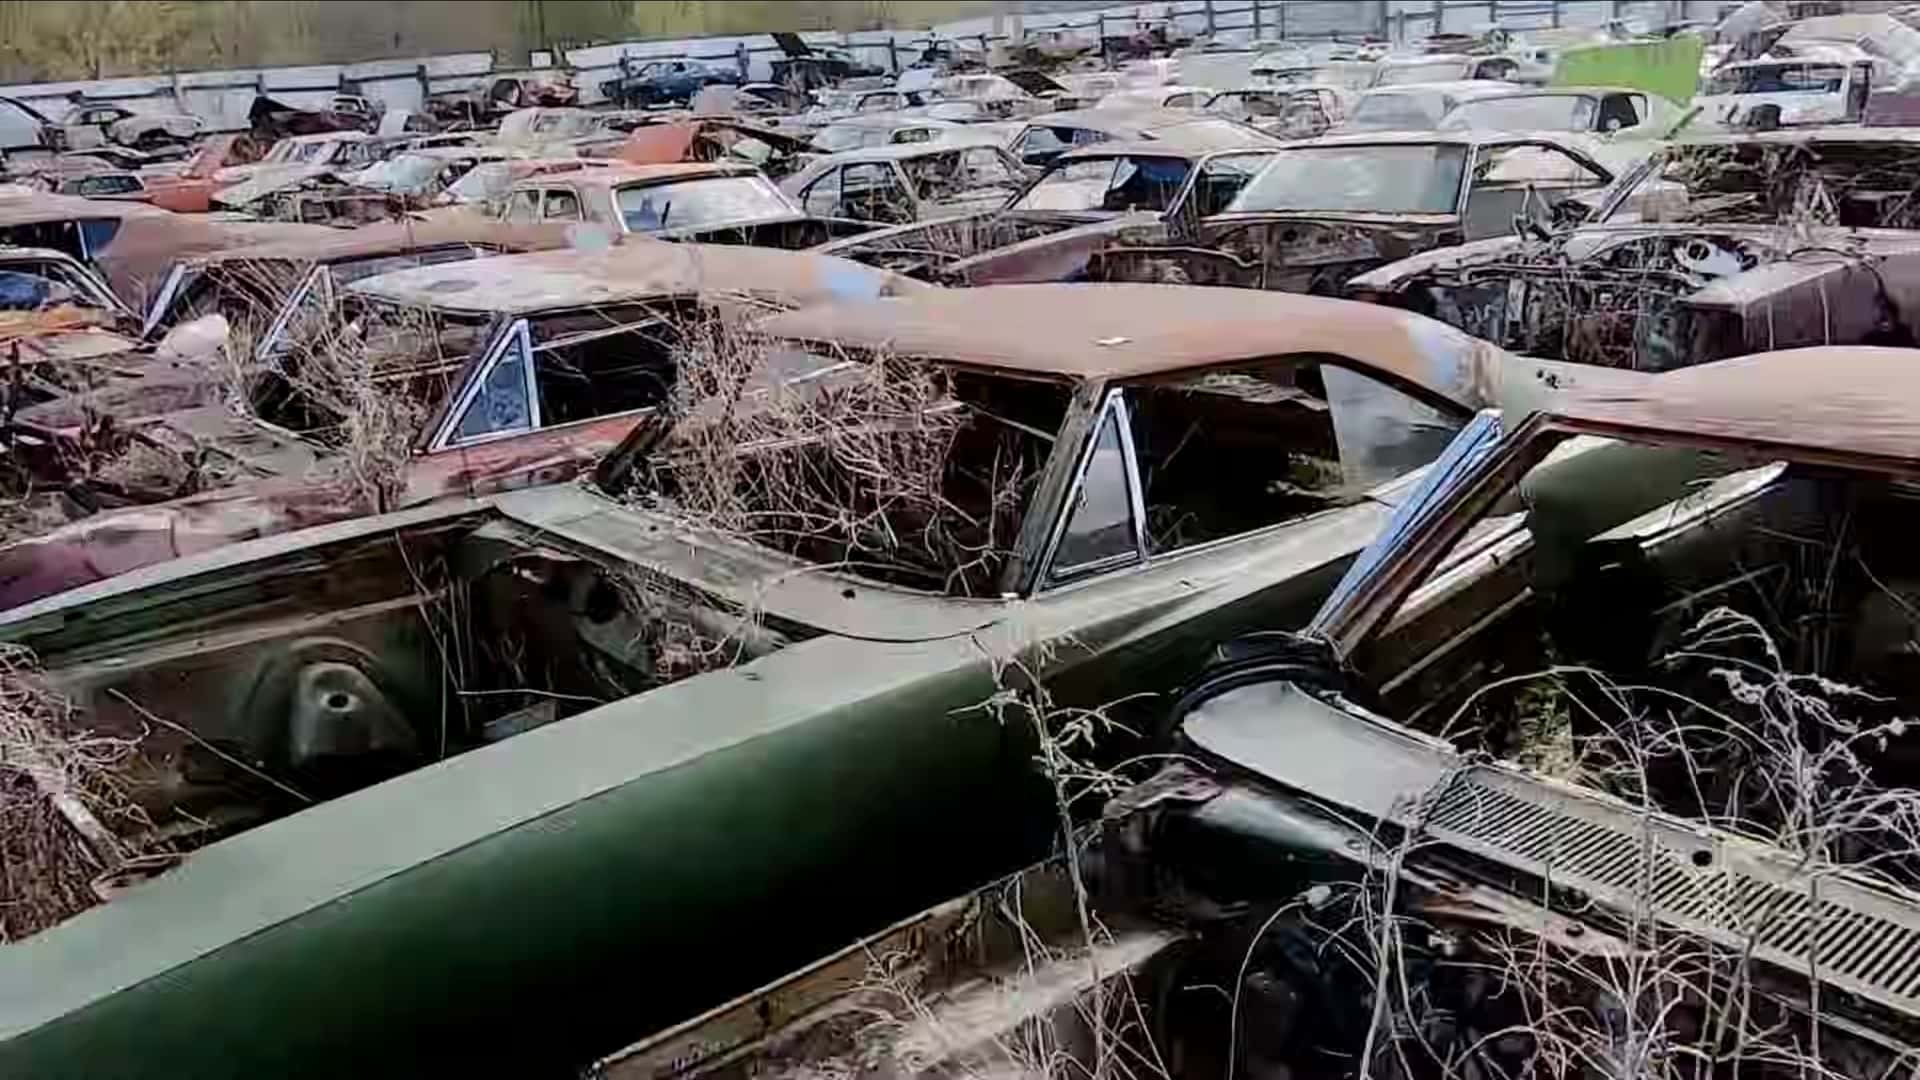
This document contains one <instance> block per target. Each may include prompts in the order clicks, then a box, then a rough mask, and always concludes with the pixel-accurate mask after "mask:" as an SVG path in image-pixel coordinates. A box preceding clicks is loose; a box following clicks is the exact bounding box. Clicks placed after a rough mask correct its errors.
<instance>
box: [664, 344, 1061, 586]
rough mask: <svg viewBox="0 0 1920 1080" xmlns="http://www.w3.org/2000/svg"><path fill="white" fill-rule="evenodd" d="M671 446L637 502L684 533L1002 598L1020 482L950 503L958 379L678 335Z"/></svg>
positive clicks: (1001, 467)
mask: <svg viewBox="0 0 1920 1080" xmlns="http://www.w3.org/2000/svg"><path fill="white" fill-rule="evenodd" d="M675 360H676V363H677V367H678V382H677V384H676V386H675V388H674V391H673V396H672V402H671V405H670V409H669V412H670V414H671V415H672V416H673V417H674V426H673V430H672V433H671V435H670V436H669V437H668V439H667V440H666V443H665V445H664V446H663V447H662V448H661V449H660V451H659V452H657V453H655V454H653V455H652V456H651V457H650V459H649V460H648V463H647V465H646V467H645V468H646V472H645V475H644V476H642V477H640V478H639V483H638V486H637V489H636V492H635V493H634V494H636V495H637V496H638V497H639V498H641V499H642V500H643V501H646V502H647V503H649V504H650V505H652V506H654V507H657V508H659V509H662V510H664V511H666V512H669V513H671V514H673V515H675V516H677V517H679V518H681V519H683V520H686V521H688V522H689V523H690V524H691V525H693V526H695V527H698V528H701V529H704V530H708V531H713V532H718V533H722V534H727V535H732V536H737V537H740V538H743V539H747V540H751V541H755V542H758V543H762V544H765V545H767V546H769V547H772V548H775V549H777V550H780V551H784V552H786V553H788V554H791V555H794V556H796V557H798V558H801V559H803V560H804V561H806V562H808V563H810V564H813V565H819V566H827V567H835V568H844V569H851V570H855V571H859V572H862V573H866V574H870V575H873V576H878V577H881V578H884V579H887V580H893V581H898V582H900V583H902V584H907V585H912V586H917V587H922V588H938V589H944V590H947V591H951V592H960V593H966V594H971V595H979V594H982V593H992V592H994V591H995V590H996V588H997V576H998V569H999V566H1000V561H1001V558H1002V556H1003V555H1004V554H1005V551H1006V549H1007V548H1008V547H1010V545H1011V544H1012V542H1013V530H1014V528H1015V527H1016V526H1017V511H1018V505H1017V503H1018V493H1019V488H1020V485H1021V483H1022V482H1023V480H1024V476H1023V470H1022V469H1021V468H1020V467H1019V466H1018V465H1017V464H1012V463H1011V462H1013V461H1015V460H1017V459H1015V458H1012V457H1011V456H1009V457H1006V458H999V457H996V458H995V459H994V460H993V461H992V462H991V464H990V465H989V466H988V467H987V475H985V476H983V477H972V478H969V480H970V484H969V487H970V489H984V490H985V491H987V492H988V493H989V494H987V495H986V497H985V498H982V499H980V500H978V502H977V503H974V502H973V501H972V500H970V505H964V506H963V505H961V503H960V502H959V501H957V500H956V499H955V498H953V497H952V496H951V494H950V493H951V491H952V490H953V486H954V477H955V461H954V449H955V446H956V442H957V441H958V440H959V439H960V437H961V435H962V433H963V432H964V431H965V430H966V428H967V426H968V424H969V421H970V414H969V411H968V409H967V407H966V406H964V405H962V404H961V403H960V402H959V401H957V400H956V399H955V397H954V394H953V386H952V381H951V379H950V377H949V376H948V375H947V374H946V373H945V372H944V371H943V370H941V369H939V368H936V367H934V366H931V365H927V364H918V363H910V362H903V361H898V360H895V359H894V358H891V357H885V356H877V357H863V358H860V359H858V360H855V359H853V358H850V357H845V356H820V355H800V354H797V353H794V352H792V351H791V350H790V348H787V349H783V347H782V346H781V345H779V344H778V343H776V342H773V341H770V340H768V339H765V338H763V337H761V336H759V335H757V334H755V333H754V332H752V331H751V330H749V329H745V328H743V327H742V326H741V325H739V324H738V323H736V322H734V321H732V320H728V319H714V320H709V321H708V322H706V323H704V324H703V325H702V326H699V327H694V328H689V329H688V330H687V331H685V332H683V333H682V334H681V335H680V343H679V345H678V347H677V348H676V349H675Z"/></svg>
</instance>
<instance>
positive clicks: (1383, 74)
mask: <svg viewBox="0 0 1920 1080" xmlns="http://www.w3.org/2000/svg"><path fill="white" fill-rule="evenodd" d="M1463 74H1464V72H1462V71H1461V64H1460V61H1458V60H1440V61H1434V62H1431V63H1425V64H1401V65H1396V66H1394V67H1383V68H1381V69H1380V79H1379V81H1378V82H1377V83H1375V85H1376V86H1411V85H1413V84H1415V83H1431V82H1452V81H1453V80H1455V79H1458V78H1460V77H1461V76H1462V75H1463Z"/></svg>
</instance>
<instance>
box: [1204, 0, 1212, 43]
mask: <svg viewBox="0 0 1920 1080" xmlns="http://www.w3.org/2000/svg"><path fill="white" fill-rule="evenodd" d="M1204 3H1205V7H1206V12H1207V37H1208V38H1209V39H1211V38H1212V37H1213V0H1204Z"/></svg>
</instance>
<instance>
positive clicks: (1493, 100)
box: [1434, 91, 1600, 131]
mask: <svg viewBox="0 0 1920 1080" xmlns="http://www.w3.org/2000/svg"><path fill="white" fill-rule="evenodd" d="M1542 99H1553V100H1556V101H1559V100H1566V99H1572V100H1573V101H1574V102H1575V104H1574V105H1573V106H1572V107H1571V111H1570V117H1569V119H1568V120H1567V121H1565V122H1566V123H1575V122H1576V120H1574V119H1573V117H1580V116H1582V115H1584V119H1581V120H1578V121H1577V122H1578V123H1580V124H1581V125H1582V126H1578V127H1564V126H1561V122H1558V121H1556V122H1555V123H1553V124H1542V123H1536V122H1532V121H1529V122H1525V123H1496V124H1481V125H1477V127H1478V129H1480V130H1485V131H1591V130H1592V129H1593V120H1594V117H1596V116H1598V115H1599V114H1600V98H1599V97H1598V96H1597V95H1594V94H1585V93H1575V92H1571V91H1568V92H1554V91H1544V92H1541V93H1535V94H1492V95H1488V96H1486V97H1472V98H1467V99H1466V100H1464V101H1460V102H1456V103H1454V105H1453V106H1452V107H1451V108H1448V109H1446V110H1444V111H1443V112H1442V113H1441V115H1440V121H1439V123H1438V125H1437V126H1436V127H1435V129H1434V130H1436V131H1471V130H1475V128H1476V125H1472V124H1464V123H1461V122H1459V121H1458V120H1457V119H1456V118H1457V117H1459V116H1460V115H1461V114H1462V113H1466V112H1469V111H1471V110H1473V109H1477V108H1495V109H1497V108H1501V107H1503V106H1509V105H1511V104H1513V103H1514V102H1535V101H1540V100H1542ZM1579 103H1584V104H1585V109H1586V111H1585V113H1584V114H1581V113H1580V112H1579V110H1580V108H1581V105H1580V104H1579Z"/></svg>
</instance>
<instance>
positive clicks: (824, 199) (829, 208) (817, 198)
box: [800, 168, 845, 217]
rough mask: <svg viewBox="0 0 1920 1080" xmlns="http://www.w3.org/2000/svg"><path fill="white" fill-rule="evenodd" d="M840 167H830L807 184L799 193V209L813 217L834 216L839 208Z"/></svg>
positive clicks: (841, 170)
mask: <svg viewBox="0 0 1920 1080" xmlns="http://www.w3.org/2000/svg"><path fill="white" fill-rule="evenodd" d="M843 171H845V170H844V168H841V169H830V170H828V171H827V174H826V175H825V176H822V177H821V178H820V179H818V180H815V181H814V182H813V183H811V184H808V185H807V190H806V191H804V192H802V193H801V195H800V206H801V209H803V210H805V211H806V212H807V213H809V214H812V215H814V216H815V217H835V216H837V212H838V210H839V208H840V174H841V173H842V172H843Z"/></svg>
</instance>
